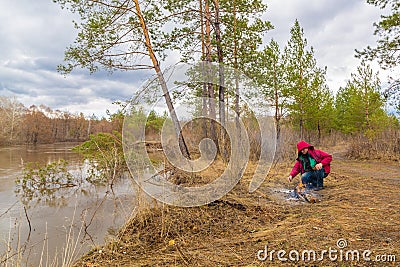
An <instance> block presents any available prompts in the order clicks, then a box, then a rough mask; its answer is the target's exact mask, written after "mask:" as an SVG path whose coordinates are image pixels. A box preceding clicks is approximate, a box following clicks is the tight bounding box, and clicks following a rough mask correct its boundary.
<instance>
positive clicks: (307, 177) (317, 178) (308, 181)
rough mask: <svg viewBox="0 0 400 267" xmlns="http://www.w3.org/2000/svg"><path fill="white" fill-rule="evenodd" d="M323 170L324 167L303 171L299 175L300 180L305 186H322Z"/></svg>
mask: <svg viewBox="0 0 400 267" xmlns="http://www.w3.org/2000/svg"><path fill="white" fill-rule="evenodd" d="M324 178H325V171H324V168H322V169H320V170H315V171H309V172H305V173H303V174H302V175H301V182H302V183H303V184H304V185H306V186H307V187H323V186H324Z"/></svg>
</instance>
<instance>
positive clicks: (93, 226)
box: [0, 144, 135, 266]
mask: <svg viewBox="0 0 400 267" xmlns="http://www.w3.org/2000/svg"><path fill="white" fill-rule="evenodd" d="M74 145H75V144H54V145H38V146H36V147H26V146H18V147H9V148H1V149H0V179H1V183H0V201H1V205H0V241H2V242H1V243H0V249H1V251H0V252H2V253H1V254H0V256H1V255H3V256H4V255H6V254H7V250H10V249H9V248H8V247H7V244H11V245H12V246H11V247H12V250H13V251H15V250H16V248H17V247H18V246H20V247H24V248H25V250H24V252H25V253H24V258H25V259H26V258H27V259H28V262H29V264H30V265H32V266H38V264H39V263H40V260H42V264H45V263H44V262H43V255H44V257H45V258H46V259H47V260H49V261H50V260H51V261H53V260H54V256H55V255H56V254H58V255H59V257H62V255H61V253H60V252H61V251H62V250H63V249H64V248H65V246H66V245H67V244H68V243H71V240H72V239H74V240H77V242H78V243H76V244H77V246H76V250H75V251H74V254H75V256H78V255H81V254H82V253H84V252H85V251H87V250H88V249H89V248H90V247H91V246H93V245H96V244H101V243H103V242H104V238H105V237H106V236H107V233H113V232H115V230H116V229H118V228H119V227H120V226H121V225H122V224H123V223H124V222H125V221H126V220H127V218H128V217H129V216H130V214H131V213H132V210H133V206H134V205H133V201H134V191H135V190H134V188H133V186H132V182H131V179H129V177H128V176H124V177H120V179H118V180H117V181H115V184H114V186H113V190H111V188H109V187H107V186H96V185H93V184H91V183H87V182H82V181H84V179H83V177H84V175H85V173H86V171H87V168H88V166H87V163H86V164H84V163H83V161H82V158H81V157H80V156H79V155H78V154H76V153H74V152H72V151H71V148H72V147H73V146H74ZM60 160H66V161H68V162H69V165H68V171H69V172H70V173H71V174H72V175H73V177H74V179H76V180H80V183H81V186H79V187H71V188H63V189H59V190H55V191H54V192H53V193H52V196H51V197H48V198H45V199H46V200H45V201H37V199H36V201H34V202H32V199H30V200H27V199H25V200H24V202H22V201H21V200H20V198H19V196H21V195H18V194H17V195H16V194H15V193H14V190H16V187H15V180H16V179H17V178H18V177H20V176H21V174H22V167H23V166H24V165H25V164H26V163H27V162H40V163H42V164H48V163H51V162H54V161H60ZM22 199H23V198H22ZM41 200H43V199H41ZM24 203H25V204H28V203H30V204H29V205H24ZM33 203H34V204H33ZM24 206H25V207H26V210H24ZM28 237H29V240H28ZM68 237H69V238H70V239H71V240H69V241H68ZM26 240H28V241H27V242H26V243H25V241H26ZM18 243H19V244H18ZM22 245H23V246H22ZM43 245H45V247H46V249H45V250H44V249H43V248H44V247H43ZM43 252H45V253H43ZM9 254H12V253H9ZM3 259H4V257H3ZM0 261H1V259H0ZM0 265H1V264H0ZM28 266H29V265H28Z"/></svg>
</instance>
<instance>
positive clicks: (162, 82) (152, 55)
mask: <svg viewBox="0 0 400 267" xmlns="http://www.w3.org/2000/svg"><path fill="white" fill-rule="evenodd" d="M134 2H135V7H136V14H137V16H138V18H139V21H140V26H141V28H142V31H143V35H144V37H145V42H146V47H147V50H148V52H149V55H150V59H151V61H152V63H153V67H154V70H155V71H156V73H157V78H158V81H159V83H160V85H161V88H162V91H163V93H164V98H165V102H166V103H167V107H168V111H169V113H170V115H171V119H172V122H173V124H174V128H175V132H176V135H177V137H178V140H179V147H180V149H181V151H182V154H183V156H184V157H186V158H188V159H190V154H189V150H188V148H187V146H186V143H185V139H184V138H183V135H182V129H181V126H180V123H179V120H178V116H177V115H176V113H175V109H174V106H173V104H172V100H171V96H170V94H169V91H168V88H167V83H166V82H165V79H164V75H163V73H162V72H161V68H160V63H159V62H158V60H157V57H156V55H155V53H154V50H153V46H152V44H151V41H150V36H149V31H148V29H147V26H146V22H145V21H144V18H143V15H142V12H141V10H140V6H139V0H134Z"/></svg>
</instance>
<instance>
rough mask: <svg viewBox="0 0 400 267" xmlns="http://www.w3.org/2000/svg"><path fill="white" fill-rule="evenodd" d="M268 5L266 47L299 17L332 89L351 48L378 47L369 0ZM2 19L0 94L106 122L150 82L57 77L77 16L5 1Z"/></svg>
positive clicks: (346, 74)
mask: <svg viewBox="0 0 400 267" xmlns="http://www.w3.org/2000/svg"><path fill="white" fill-rule="evenodd" d="M265 2H266V3H267V4H268V7H269V8H268V12H267V13H266V14H265V18H266V19H268V20H270V21H271V22H272V24H273V25H274V27H275V29H274V30H271V31H270V32H268V33H267V34H266V35H265V38H264V40H265V42H266V43H267V42H269V40H270V39H271V38H274V39H275V40H277V41H278V42H279V43H280V44H281V46H282V47H283V46H284V45H285V44H286V42H287V40H288V39H289V31H290V28H291V27H292V26H293V23H294V21H295V19H296V18H297V19H298V20H299V22H300V25H301V26H302V27H303V28H304V33H305V37H306V38H307V40H308V43H309V45H311V46H313V47H314V49H315V56H316V58H317V63H318V64H319V65H320V66H321V67H323V66H327V67H328V73H327V79H328V85H329V86H330V88H331V90H333V91H336V90H337V89H338V88H339V87H340V86H343V85H344V84H345V83H346V80H347V79H349V78H350V73H352V72H354V71H355V69H356V67H357V65H358V64H359V60H358V59H356V58H354V49H356V48H358V49H362V48H364V47H366V46H367V45H374V44H375V41H376V38H375V37H374V36H373V34H372V33H373V26H372V24H373V22H374V21H377V20H378V19H379V15H380V12H381V11H380V10H379V9H378V8H377V7H374V6H371V5H368V4H366V3H365V2H366V0H350V1H349V0H265ZM0 19H1V23H0V40H1V41H0V95H4V96H15V97H17V99H18V100H19V101H20V102H22V103H23V104H24V105H26V106H30V105H32V104H35V105H39V104H44V105H47V106H49V107H51V108H53V109H60V110H63V111H70V112H73V113H75V112H83V113H84V114H85V115H91V114H93V113H95V114H96V115H98V116H102V115H104V114H105V111H106V109H110V110H115V105H112V102H113V101H116V100H124V99H128V98H130V97H131V96H132V95H133V93H134V91H135V90H137V89H138V88H139V87H140V86H141V84H142V83H143V82H144V81H145V80H146V76H144V75H143V74H140V75H139V74H138V73H135V72H133V73H132V72H130V73H128V72H115V73H113V74H112V75H110V74H107V73H98V74H95V75H89V73H88V72H87V71H84V70H78V71H74V72H73V73H72V74H70V75H68V76H67V77H64V76H63V75H61V74H59V73H58V72H57V71H56V66H57V65H58V64H60V63H62V60H63V55H64V50H65V48H66V47H67V46H68V45H69V44H71V43H73V41H74V39H75V36H76V31H75V29H74V28H73V24H72V20H73V16H72V15H71V14H70V13H69V12H68V11H66V10H62V9H61V8H60V7H59V6H58V5H57V4H54V3H53V2H52V1H51V0H1V1H0ZM174 60H176V59H175V58H170V59H168V62H174ZM166 65H167V64H164V66H166ZM376 69H378V68H377V67H376ZM381 77H382V79H383V80H384V79H385V78H386V74H384V73H383V72H381Z"/></svg>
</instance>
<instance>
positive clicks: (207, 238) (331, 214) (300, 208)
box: [75, 157, 400, 266]
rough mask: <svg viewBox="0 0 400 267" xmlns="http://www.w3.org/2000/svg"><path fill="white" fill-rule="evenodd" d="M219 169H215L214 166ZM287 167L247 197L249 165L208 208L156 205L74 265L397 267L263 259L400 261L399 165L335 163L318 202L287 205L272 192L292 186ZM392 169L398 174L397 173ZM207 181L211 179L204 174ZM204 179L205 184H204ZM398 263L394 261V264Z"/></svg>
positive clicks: (338, 160) (277, 168) (277, 169)
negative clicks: (275, 253)
mask: <svg viewBox="0 0 400 267" xmlns="http://www.w3.org/2000/svg"><path fill="white" fill-rule="evenodd" d="M218 166H219V167H221V166H222V165H218V164H217V167H218ZM290 167H291V163H284V164H277V165H275V166H274V168H273V169H272V170H271V172H270V174H269V175H268V177H267V179H266V181H265V182H264V183H263V185H262V187H261V188H260V189H258V190H257V191H256V192H255V193H253V194H250V193H248V185H249V181H250V179H251V173H252V172H253V171H254V168H255V165H254V164H249V166H248V169H247V171H246V173H245V175H244V177H243V179H242V181H241V182H240V183H239V184H238V185H237V186H236V187H235V188H234V190H232V191H231V192H230V193H229V194H228V195H227V196H225V197H224V198H222V199H221V200H218V201H216V202H213V203H211V204H209V205H206V206H202V207H194V208H178V207H170V206H165V205H161V204H157V205H153V206H152V207H150V206H147V208H145V209H141V211H140V212H138V213H137V214H136V216H134V217H133V218H132V219H131V220H130V221H129V222H127V223H126V225H125V226H124V227H123V228H122V229H121V230H120V232H119V234H118V236H117V238H116V239H114V240H112V241H110V242H108V243H107V244H105V245H104V246H103V247H101V248H95V249H93V250H92V251H90V252H89V253H88V254H87V255H86V256H84V257H83V258H82V259H80V260H79V261H78V262H77V263H76V264H75V266H305V265H309V264H311V265H314V264H315V265H316V266H349V265H351V266H396V265H395V264H392V265H387V264H382V265H380V264H379V263H377V262H372V263H369V265H368V264H367V263H366V262H363V261H360V262H341V263H340V262H331V261H328V260H324V261H323V262H298V263H292V264H289V263H286V265H283V263H282V262H280V261H278V260H277V259H276V257H275V260H274V261H272V262H271V261H268V260H267V261H260V260H258V259H257V257H256V254H257V251H259V250H262V249H263V248H264V246H265V245H267V244H268V247H269V248H270V249H274V250H281V249H284V250H287V251H290V250H291V249H296V250H299V251H301V250H304V249H314V250H316V251H321V250H324V249H329V247H332V248H337V247H336V241H337V240H338V239H340V238H344V239H346V240H347V241H348V244H349V245H348V248H349V249H358V250H365V249H369V250H371V251H373V254H372V256H374V255H377V254H383V253H387V254H393V255H396V256H397V260H398V261H400V225H399V221H400V208H399V207H400V194H399V186H400V175H399V174H398V170H400V165H399V164H398V163H393V162H392V163H390V162H386V163H384V164H383V165H378V167H377V165H376V162H371V161H364V162H359V161H349V160H346V159H341V158H337V157H336V160H334V162H333V164H332V169H333V172H332V173H331V175H330V176H329V177H328V178H327V179H326V181H325V186H326V189H324V190H323V191H320V192H321V194H322V201H321V202H319V203H316V204H304V203H292V202H289V201H287V200H285V199H284V198H283V197H282V196H280V195H279V194H273V191H272V190H271V188H291V187H293V186H294V184H291V185H289V184H288V182H287V181H286V180H285V177H286V176H287V175H288V172H289V171H290ZM396 169H397V172H396ZM203 175H204V177H203V178H204V179H205V180H207V179H211V178H212V173H211V172H208V173H207V172H205V173H203ZM207 177H208V178H207ZM397 264H398V263H397Z"/></svg>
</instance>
